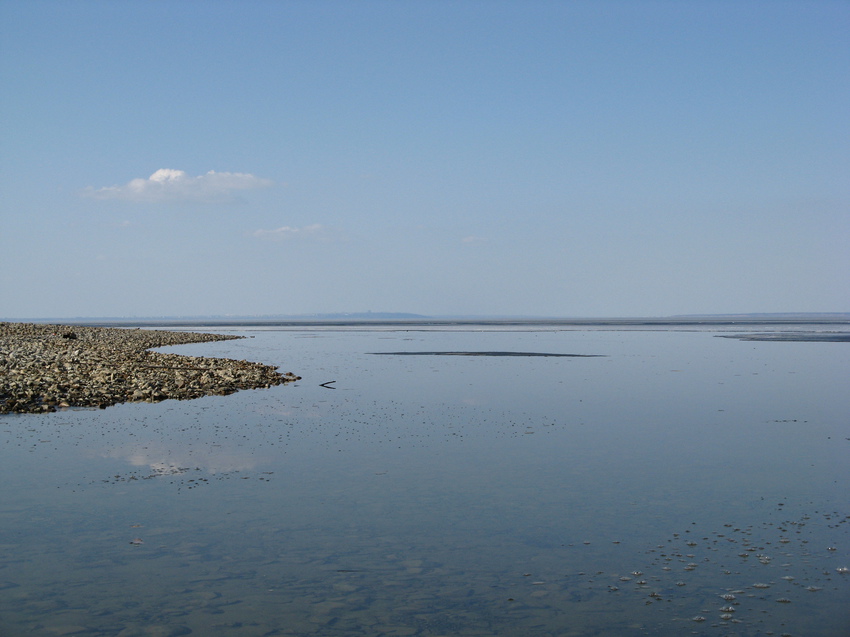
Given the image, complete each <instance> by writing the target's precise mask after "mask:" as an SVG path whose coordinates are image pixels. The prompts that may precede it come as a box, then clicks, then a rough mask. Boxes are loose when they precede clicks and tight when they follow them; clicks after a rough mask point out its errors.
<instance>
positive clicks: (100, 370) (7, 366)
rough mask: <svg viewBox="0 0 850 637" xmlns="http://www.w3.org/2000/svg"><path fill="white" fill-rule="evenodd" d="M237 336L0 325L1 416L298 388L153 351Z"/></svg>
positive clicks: (274, 375)
mask: <svg viewBox="0 0 850 637" xmlns="http://www.w3.org/2000/svg"><path fill="white" fill-rule="evenodd" d="M236 338H243V337H240V336H227V335H220V334H205V333H198V332H170V331H162V330H143V329H119V328H112V327H88V326H81V325H50V324H40V323H4V322H0V413H11V412H18V413H42V412H49V411H55V410H56V409H57V408H62V407H101V408H106V407H108V406H110V405H115V404H117V403H123V402H131V401H132V402H158V401H161V400H166V399H169V398H175V399H181V400H184V399H190V398H199V397H201V396H209V395H225V394H231V393H233V392H236V391H239V390H240V389H258V388H266V387H271V386H274V385H281V384H283V383H287V382H292V381H295V380H298V379H299V378H300V377H298V376H296V375H295V374H292V373H290V372H287V373H281V372H279V371H277V368H275V367H273V366H271V365H265V364H262V363H255V362H250V361H245V360H232V359H226V358H206V357H199V356H182V355H179V354H166V353H162V352H154V351H150V349H151V348H155V347H164V346H167V345H182V344H186V343H203V342H211V341H222V340H230V339H236Z"/></svg>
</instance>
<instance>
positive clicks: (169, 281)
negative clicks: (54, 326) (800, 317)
mask: <svg viewBox="0 0 850 637" xmlns="http://www.w3.org/2000/svg"><path fill="white" fill-rule="evenodd" d="M848 33H850V2H845V1H830V0H822V1H813V0H812V1H796V2H791V1H783V0H765V1H761V2H753V1H748V0H735V1H722V0H712V1H708V0H706V1H702V2H700V1H690V2H689V1H683V0H674V1H669V2H662V1H652V0H644V1H640V2H637V1H626V0H621V1H611V0H593V1H575V2H570V1H566V0H565V1H563V2H556V1H534V0H532V1H528V0H522V1H519V0H517V1H513V2H506V1H501V0H486V1H484V0H481V1H472V0H467V1H464V0H457V1H449V0H427V1H426V0H421V1H418V2H417V1H411V2H395V1H373V0H359V1H356V2H351V1H346V2H342V1H337V2H334V1H323V0H311V1H309V2H307V1H304V2H283V1H281V2H277V1H271V0H269V1H259V0H254V1H252V0H239V1H235V0H234V1H222V0H210V1H205V2H201V1H200V0H196V1H192V0H186V1H180V2H178V1H176V0H175V1H169V2H166V1H161V0H144V1H141V0H139V1H132V0H127V1H124V2H112V1H91V0H75V1H74V2H64V1H63V2H52V1H51V2H47V1H44V0H25V1H21V0H0V87H2V88H0V122H2V124H0V318H6V319H22V318H63V317H65V318H72V317H155V316H202V315H273V314H284V315H292V314H313V313H334V312H366V311H373V312H411V313H418V314H425V315H432V316H433V315H440V316H444V315H510V316H518V315H519V316H547V317H613V316H621V317H637V316H670V315H679V314H711V313H751V312H838V311H843V312H847V311H850V37H848V35H847V34H848Z"/></svg>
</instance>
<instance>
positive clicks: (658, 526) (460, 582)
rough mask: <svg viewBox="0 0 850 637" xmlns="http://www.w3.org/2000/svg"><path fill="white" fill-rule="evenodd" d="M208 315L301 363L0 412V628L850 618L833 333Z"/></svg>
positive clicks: (644, 627) (644, 625)
mask: <svg viewBox="0 0 850 637" xmlns="http://www.w3.org/2000/svg"><path fill="white" fill-rule="evenodd" d="M208 331H219V332H221V331H227V332H233V333H237V334H240V335H246V336H250V337H251V338H247V339H243V340H238V341H228V342H222V343H211V344H198V345H189V346H182V347H179V348H170V349H169V350H168V351H174V352H178V353H185V354H193V355H209V356H227V357H232V358H239V359H243V358H244V359H249V360H256V361H261V362H266V363H271V364H274V365H279V366H280V367H281V369H282V371H293V372H296V373H297V374H299V375H301V376H303V380H301V381H299V382H298V383H296V384H294V385H288V386H282V387H276V388H272V389H268V390H258V391H248V392H240V393H238V394H234V395H231V396H226V397H209V398H204V399H199V400H194V401H185V402H177V401H166V402H163V403H159V404H132V405H119V406H116V407H111V408H109V409H106V410H72V411H65V412H60V413H55V414H47V415H21V416H6V417H3V418H0V480H1V482H0V489H2V491H0V493H2V496H0V635H3V636H10V635H11V636H16V635H104V636H105V635H121V636H122V637H129V636H131V635H183V634H190V633H191V634H196V635H428V636H434V635H561V636H566V635H612V636H614V635H616V636H623V635H626V636H628V635H691V634H697V635H742V636H744V635H771V634H773V635H781V634H790V635H797V636H806V637H811V636H830V637H832V636H839V635H841V636H844V635H847V634H850V610H848V609H850V573H846V574H845V573H842V572H841V569H843V568H845V567H850V501H849V499H848V495H850V488H849V487H850V462H848V458H850V392H848V391H847V379H848V378H850V344H847V343H818V342H808V343H796V342H743V341H738V340H734V339H726V338H717V337H716V335H717V334H718V332H717V331H715V330H713V329H711V328H702V329H693V328H688V329H687V330H682V331H678V330H660V329H654V330H652V329H651V330H642V329H625V328H623V329H601V328H592V327H586V328H581V329H579V328H570V329H563V328H557V327H553V326H537V327H533V326H532V327H529V326H525V327H521V328H520V327H514V328H510V329H508V328H498V327H494V326H468V325H467V326H463V327H455V328H441V329H426V328H422V327H416V326H410V325H404V326H396V327H393V326H382V327H372V328H370V327H363V326H359V327H350V328H345V327H336V328H334V327H315V328H310V327H287V328H273V327H266V328H241V329H240V328H238V327H230V328H228V329H226V330H220V329H219V330H208ZM464 351H467V352H534V353H559V354H582V355H598V356H597V357H587V358H584V357H518V356H435V355H428V356H422V355H404V356H402V355H378V354H379V353H381V352H464ZM331 381H333V382H331ZM323 383H325V384H326V385H325V386H324V387H323V386H322V384H323ZM756 585H758V586H756ZM722 595H731V596H734V599H730V600H724V599H723V598H722V597H721V596H722ZM784 600H788V601H784ZM724 609H725V610H724ZM700 617H702V618H704V621H696V620H695V618H700Z"/></svg>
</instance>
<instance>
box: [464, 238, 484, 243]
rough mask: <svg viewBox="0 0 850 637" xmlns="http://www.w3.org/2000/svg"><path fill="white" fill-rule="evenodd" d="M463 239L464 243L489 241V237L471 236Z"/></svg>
mask: <svg viewBox="0 0 850 637" xmlns="http://www.w3.org/2000/svg"><path fill="white" fill-rule="evenodd" d="M461 241H462V242H463V243H487V242H488V241H489V239H487V237H476V236H470V237H464V238H463V239H461Z"/></svg>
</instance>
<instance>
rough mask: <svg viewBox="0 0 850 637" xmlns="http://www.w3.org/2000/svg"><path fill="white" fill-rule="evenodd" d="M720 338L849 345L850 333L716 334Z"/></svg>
mask: <svg viewBox="0 0 850 637" xmlns="http://www.w3.org/2000/svg"><path fill="white" fill-rule="evenodd" d="M718 336H719V337H720V338H737V339H738V340H739V341H784V342H801V343H817V342H822V343H850V333H848V332H838V333H835V332H833V333H829V334H823V333H820V332H799V333H792V332H785V333H782V334H718Z"/></svg>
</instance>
